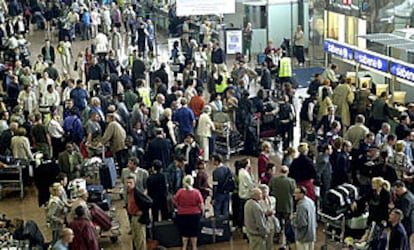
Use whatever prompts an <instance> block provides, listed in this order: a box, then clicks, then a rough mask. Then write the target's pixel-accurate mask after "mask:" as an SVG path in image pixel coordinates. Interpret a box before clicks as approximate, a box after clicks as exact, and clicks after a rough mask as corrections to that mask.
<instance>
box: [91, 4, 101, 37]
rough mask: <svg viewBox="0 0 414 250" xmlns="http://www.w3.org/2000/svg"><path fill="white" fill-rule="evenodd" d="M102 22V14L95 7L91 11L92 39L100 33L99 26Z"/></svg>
mask: <svg viewBox="0 0 414 250" xmlns="http://www.w3.org/2000/svg"><path fill="white" fill-rule="evenodd" d="M100 24H101V14H100V13H99V12H98V10H97V9H96V8H95V7H93V8H92V11H91V34H92V39H93V38H95V37H96V35H97V34H98V26H99V25H100Z"/></svg>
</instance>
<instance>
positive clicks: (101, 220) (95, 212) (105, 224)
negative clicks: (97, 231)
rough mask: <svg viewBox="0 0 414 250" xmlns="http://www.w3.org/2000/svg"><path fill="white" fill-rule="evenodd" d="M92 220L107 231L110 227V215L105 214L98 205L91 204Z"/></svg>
mask: <svg viewBox="0 0 414 250" xmlns="http://www.w3.org/2000/svg"><path fill="white" fill-rule="evenodd" d="M90 211H91V216H92V221H93V222H95V223H96V224H97V225H98V226H100V227H101V229H102V230H104V231H107V230H109V229H111V227H112V223H111V217H109V215H107V214H106V213H105V212H104V211H103V210H102V209H101V208H100V207H99V206H98V205H95V204H94V205H92V207H91V209H90Z"/></svg>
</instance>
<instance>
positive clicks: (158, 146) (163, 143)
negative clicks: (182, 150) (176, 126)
mask: <svg viewBox="0 0 414 250" xmlns="http://www.w3.org/2000/svg"><path fill="white" fill-rule="evenodd" d="M156 134H157V136H156V137H155V138H154V139H152V140H151V141H150V142H149V143H148V149H147V156H148V157H147V159H148V161H149V162H153V161H154V160H160V161H161V162H162V169H165V168H166V167H167V166H168V165H169V164H170V162H171V153H172V145H171V142H170V141H169V140H167V139H165V134H164V131H163V130H162V128H157V130H156Z"/></svg>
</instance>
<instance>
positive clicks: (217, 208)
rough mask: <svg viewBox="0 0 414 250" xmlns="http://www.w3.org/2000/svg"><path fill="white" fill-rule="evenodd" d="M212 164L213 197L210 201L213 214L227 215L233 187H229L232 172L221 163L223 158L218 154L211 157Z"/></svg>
mask: <svg viewBox="0 0 414 250" xmlns="http://www.w3.org/2000/svg"><path fill="white" fill-rule="evenodd" d="M211 160H212V161H213V165H214V166H215V167H216V169H214V171H213V197H212V199H211V203H212V204H213V207H214V216H216V217H217V216H220V215H224V216H225V217H228V216H229V202H230V193H231V192H232V191H233V189H234V185H233V188H231V187H230V186H231V185H230V184H231V183H230V182H231V180H230V179H232V180H233V184H234V179H233V173H232V172H231V169H230V168H229V167H227V166H224V165H223V159H222V157H221V156H220V155H213V156H212V157H211Z"/></svg>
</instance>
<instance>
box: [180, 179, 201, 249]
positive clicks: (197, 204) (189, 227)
mask: <svg viewBox="0 0 414 250" xmlns="http://www.w3.org/2000/svg"><path fill="white" fill-rule="evenodd" d="M193 184H194V179H193V177H192V176H191V175H186V176H185V177H184V179H183V188H181V189H179V190H178V191H177V193H176V194H175V197H174V202H175V204H176V205H177V208H178V213H177V218H176V220H177V226H178V230H179V231H180V234H181V236H182V240H183V248H182V249H187V244H188V240H189V239H190V240H191V245H192V248H191V249H194V250H197V236H198V233H199V231H200V219H201V216H202V214H203V213H204V202H203V197H202V196H201V193H200V191H198V190H197V189H194V188H193Z"/></svg>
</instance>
